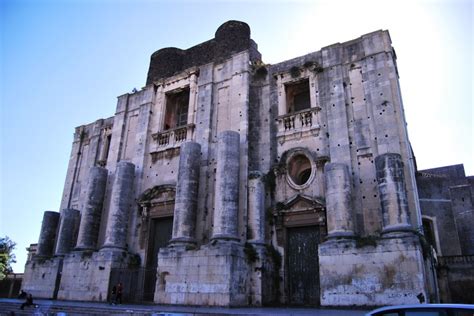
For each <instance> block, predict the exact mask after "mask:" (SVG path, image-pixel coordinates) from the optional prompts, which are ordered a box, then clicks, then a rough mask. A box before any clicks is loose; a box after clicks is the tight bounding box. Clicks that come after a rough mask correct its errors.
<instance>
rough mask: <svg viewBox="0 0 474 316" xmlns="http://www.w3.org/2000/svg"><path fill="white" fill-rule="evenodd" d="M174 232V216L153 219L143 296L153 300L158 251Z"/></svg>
mask: <svg viewBox="0 0 474 316" xmlns="http://www.w3.org/2000/svg"><path fill="white" fill-rule="evenodd" d="M172 232H173V218H172V217H165V218H157V219H152V220H151V223H150V232H149V237H148V254H147V264H146V267H147V269H146V271H145V276H144V278H145V284H144V293H143V296H144V297H143V298H144V300H146V301H152V300H153V297H154V294H155V284H156V268H157V265H158V252H159V251H160V248H162V247H166V245H167V244H168V242H169V241H170V239H171V234H172Z"/></svg>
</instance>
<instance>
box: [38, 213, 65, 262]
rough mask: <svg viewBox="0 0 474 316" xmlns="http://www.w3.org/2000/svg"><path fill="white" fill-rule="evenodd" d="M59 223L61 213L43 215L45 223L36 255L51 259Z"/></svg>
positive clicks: (42, 226) (42, 225)
mask: <svg viewBox="0 0 474 316" xmlns="http://www.w3.org/2000/svg"><path fill="white" fill-rule="evenodd" d="M58 223H59V213H58V212H52V211H46V212H44V215H43V223H42V224H41V231H40V236H39V240H38V248H37V250H36V255H37V256H39V257H51V256H52V255H53V251H54V243H55V240H56V230H57V228H58Z"/></svg>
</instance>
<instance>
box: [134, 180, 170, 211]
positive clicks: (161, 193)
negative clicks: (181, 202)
mask: <svg viewBox="0 0 474 316" xmlns="http://www.w3.org/2000/svg"><path fill="white" fill-rule="evenodd" d="M175 196H176V187H175V186H174V185H166V184H165V185H157V186H154V187H152V188H149V189H147V190H145V191H144V192H143V193H142V194H141V195H140V196H139V197H138V199H137V202H138V204H140V205H143V206H144V205H151V204H157V203H163V202H167V201H174V199H175Z"/></svg>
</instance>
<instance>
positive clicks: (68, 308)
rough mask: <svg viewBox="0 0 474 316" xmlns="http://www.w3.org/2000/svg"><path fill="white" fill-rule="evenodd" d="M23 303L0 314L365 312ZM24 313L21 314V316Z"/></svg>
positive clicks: (7, 303)
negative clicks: (21, 308)
mask: <svg viewBox="0 0 474 316" xmlns="http://www.w3.org/2000/svg"><path fill="white" fill-rule="evenodd" d="M23 301H24V300H18V299H3V298H0V315H11V312H14V313H15V314H14V315H32V314H33V315H48V314H51V313H54V314H56V315H64V316H65V315H67V316H71V315H169V316H178V315H179V316H190V315H200V316H202V315H317V316H336V315H338V316H345V315H347V316H360V315H365V313H366V312H368V310H361V309H324V308H303V307H302V308H297V307H236V308H225V307H196V306H174V305H173V306H172V305H153V304H150V305H139V304H123V305H109V304H107V303H96V302H76V301H55V300H42V299H36V300H34V302H35V304H36V305H38V307H37V308H32V307H27V308H25V310H24V311H22V310H20V305H21V303H23ZM22 312H23V313H22Z"/></svg>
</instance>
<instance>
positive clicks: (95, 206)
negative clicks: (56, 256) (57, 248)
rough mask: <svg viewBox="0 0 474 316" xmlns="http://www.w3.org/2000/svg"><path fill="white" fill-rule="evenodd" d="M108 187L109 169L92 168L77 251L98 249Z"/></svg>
mask: <svg viewBox="0 0 474 316" xmlns="http://www.w3.org/2000/svg"><path fill="white" fill-rule="evenodd" d="M106 185H107V169H105V168H102V167H92V168H91V169H90V171H89V181H88V183H87V190H86V201H85V204H84V210H83V211H82V216H81V223H80V226H79V235H78V237H77V244H76V249H77V250H95V249H96V248H97V239H98V237H99V230H100V221H101V217H102V206H103V203H104V195H105V187H106Z"/></svg>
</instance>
